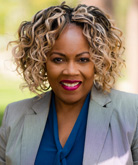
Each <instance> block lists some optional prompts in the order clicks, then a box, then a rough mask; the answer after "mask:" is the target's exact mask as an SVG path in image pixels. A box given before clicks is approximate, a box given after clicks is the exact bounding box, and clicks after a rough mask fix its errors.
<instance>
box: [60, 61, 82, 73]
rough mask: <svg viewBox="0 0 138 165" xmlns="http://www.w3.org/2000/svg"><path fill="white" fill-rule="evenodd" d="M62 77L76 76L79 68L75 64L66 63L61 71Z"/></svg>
mask: <svg viewBox="0 0 138 165" xmlns="http://www.w3.org/2000/svg"><path fill="white" fill-rule="evenodd" d="M63 74H64V75H70V76H74V75H75V76H76V75H78V74H79V67H78V66H77V64H76V63H75V62H73V61H72V62H68V63H67V64H66V66H65V69H64V70H63Z"/></svg>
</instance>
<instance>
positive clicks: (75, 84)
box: [60, 80, 81, 91]
mask: <svg viewBox="0 0 138 165" xmlns="http://www.w3.org/2000/svg"><path fill="white" fill-rule="evenodd" d="M60 84H61V86H62V87H63V88H64V89H65V90H69V91H72V90H76V89H78V88H79V87H80V85H81V81H72V80H64V81H61V82H60Z"/></svg>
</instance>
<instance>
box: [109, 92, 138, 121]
mask: <svg viewBox="0 0 138 165" xmlns="http://www.w3.org/2000/svg"><path fill="white" fill-rule="evenodd" d="M110 97H111V106H112V108H113V109H114V111H113V112H114V115H117V116H118V117H119V118H123V119H124V120H127V121H129V119H131V120H130V121H132V120H136V121H137V120H138V94H133V93H127V92H123V91H118V90H114V89H113V90H112V91H111V93H110Z"/></svg>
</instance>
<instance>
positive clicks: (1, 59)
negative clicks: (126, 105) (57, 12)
mask: <svg viewBox="0 0 138 165" xmlns="http://www.w3.org/2000/svg"><path fill="white" fill-rule="evenodd" d="M61 2H62V1H61V0H41V1H39V0H0V123H1V118H2V115H3V112H4V109H5V107H6V105H7V104H8V103H10V102H13V101H17V100H21V99H24V98H28V97H32V96H33V94H31V93H30V92H29V91H28V90H27V89H26V90H23V91H21V90H20V88H19V85H20V84H21V83H22V82H23V80H22V79H21V77H20V76H18V75H17V73H16V72H15V66H14V64H13V62H12V55H11V49H9V50H8V51H7V43H8V42H9V41H11V40H15V39H16V37H17V34H16V32H17V29H18V27H19V25H20V23H21V22H22V21H24V20H26V21H29V20H30V19H31V18H32V16H33V15H34V14H35V13H36V12H37V11H39V10H41V9H43V8H47V7H49V6H52V5H59V4H60V3H61ZM66 3H67V4H68V5H72V6H75V5H76V4H78V3H84V4H88V5H95V6H98V7H99V8H101V9H102V10H104V11H105V12H106V13H109V14H110V15H111V16H112V18H113V20H115V22H116V24H117V26H118V27H119V28H120V29H121V30H122V31H123V33H124V38H125V47H126V50H125V54H124V58H125V60H126V68H125V69H124V70H123V72H122V78H119V80H118V82H117V84H116V86H115V88H116V89H119V90H122V91H126V92H132V93H138V0H66Z"/></svg>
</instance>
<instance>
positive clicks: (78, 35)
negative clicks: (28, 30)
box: [52, 23, 89, 51]
mask: <svg viewBox="0 0 138 165" xmlns="http://www.w3.org/2000/svg"><path fill="white" fill-rule="evenodd" d="M52 49H54V50H55V49H56V50H57V49H60V50H63V51H69V50H70V51H79V50H80V51H81V50H83V49H89V44H88V41H87V39H86V37H85V36H84V34H83V30H82V28H81V27H80V26H78V25H75V24H73V23H71V24H68V25H66V27H65V28H64V30H63V31H62V32H61V34H60V35H59V37H58V39H57V40H56V41H55V44H54V46H53V48H52Z"/></svg>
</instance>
